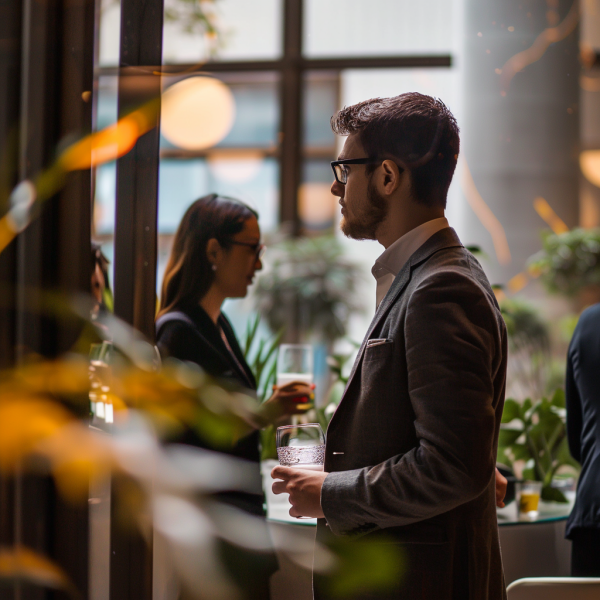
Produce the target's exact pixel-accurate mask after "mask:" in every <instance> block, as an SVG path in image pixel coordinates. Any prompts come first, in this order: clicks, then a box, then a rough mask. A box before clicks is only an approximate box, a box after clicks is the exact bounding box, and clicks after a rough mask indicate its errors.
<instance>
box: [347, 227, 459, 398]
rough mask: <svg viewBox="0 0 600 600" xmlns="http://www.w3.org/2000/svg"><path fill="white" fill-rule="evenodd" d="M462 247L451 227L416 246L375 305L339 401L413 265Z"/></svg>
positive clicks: (407, 278)
mask: <svg viewBox="0 0 600 600" xmlns="http://www.w3.org/2000/svg"><path fill="white" fill-rule="evenodd" d="M455 247H462V243H461V241H460V239H459V238H458V236H457V235H456V232H455V231H454V229H452V228H451V227H448V228H446V229H442V230H440V231H438V232H437V233H435V234H434V235H432V236H431V237H430V238H429V239H428V240H427V241H426V242H425V243H424V244H423V245H422V246H421V247H420V248H418V249H417V250H416V251H415V252H414V253H413V254H412V256H411V257H410V258H409V259H408V261H407V262H406V263H405V265H404V266H403V267H402V269H400V272H399V273H398V275H396V278H395V279H394V282H393V283H392V286H391V287H390V289H389V290H388V293H387V294H386V295H385V296H384V298H383V300H382V301H381V302H380V304H379V306H378V307H377V311H376V312H375V316H374V317H373V320H372V321H371V324H370V325H369V329H368V330H367V333H366V335H365V337H364V339H363V341H362V344H361V346H360V349H359V351H358V354H357V356H356V360H355V361H354V364H353V365H352V370H351V371H350V377H348V383H347V384H346V390H344V395H343V396H342V400H341V401H340V404H341V402H342V401H343V400H344V396H345V395H346V391H347V390H348V389H349V388H350V383H351V382H352V379H353V378H354V375H355V373H356V370H357V369H358V365H359V364H360V362H361V360H362V357H363V354H364V352H365V347H366V345H367V342H368V341H369V339H370V337H371V334H372V333H373V330H374V329H375V328H376V327H377V325H379V323H380V322H381V321H382V320H383V318H384V317H385V316H386V315H387V312H388V310H389V309H390V308H391V307H392V305H393V304H394V303H395V302H396V300H397V299H398V297H399V296H400V295H401V294H402V292H403V291H404V289H405V288H406V285H407V284H408V282H409V281H410V274H411V270H412V268H413V267H415V266H417V265H418V264H420V263H422V262H423V261H424V260H427V259H428V258H429V257H430V256H432V255H433V254H435V253H436V252H438V251H439V250H443V249H444V248H455Z"/></svg>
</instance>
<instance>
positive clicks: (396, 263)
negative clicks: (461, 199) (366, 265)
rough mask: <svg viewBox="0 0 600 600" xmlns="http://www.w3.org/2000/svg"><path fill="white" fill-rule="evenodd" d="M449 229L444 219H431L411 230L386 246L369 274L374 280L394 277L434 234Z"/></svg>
mask: <svg viewBox="0 0 600 600" xmlns="http://www.w3.org/2000/svg"><path fill="white" fill-rule="evenodd" d="M446 227H449V225H448V220H447V219H446V217H440V218H439V219H432V220H431V221H427V222H426V223H422V224H421V225H419V226H418V227H415V228H414V229H411V230H410V231H409V232H408V233H405V234H404V235H403V236H402V237H399V238H398V239H397V240H396V241H395V242H394V243H393V244H391V245H390V246H388V247H387V248H386V249H385V250H384V252H383V253H382V254H381V255H380V256H379V258H378V259H377V260H376V261H375V264H374V265H373V268H372V269H371V273H372V274H373V276H374V277H375V279H379V277H382V276H383V275H386V274H389V273H391V274H392V275H394V276H396V275H398V273H399V272H400V270H401V269H402V267H403V266H404V265H405V264H406V262H407V261H408V259H409V258H410V257H411V255H412V254H413V253H414V252H415V251H416V250H418V249H419V248H420V247H421V246H422V245H423V244H424V243H425V242H426V241H427V240H428V239H429V238H430V237H431V236H432V235H433V234H434V233H437V232H438V231H440V229H445V228H446Z"/></svg>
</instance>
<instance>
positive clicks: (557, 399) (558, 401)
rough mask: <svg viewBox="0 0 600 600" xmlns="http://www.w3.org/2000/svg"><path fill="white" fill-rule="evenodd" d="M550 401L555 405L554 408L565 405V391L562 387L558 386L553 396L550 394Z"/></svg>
mask: <svg viewBox="0 0 600 600" xmlns="http://www.w3.org/2000/svg"><path fill="white" fill-rule="evenodd" d="M550 403H551V404H552V406H556V408H566V407H567V401H566V396H565V392H564V390H563V389H562V388H558V389H557V390H556V391H555V392H554V396H552V400H551V401H550Z"/></svg>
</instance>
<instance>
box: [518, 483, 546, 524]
mask: <svg viewBox="0 0 600 600" xmlns="http://www.w3.org/2000/svg"><path fill="white" fill-rule="evenodd" d="M541 495H542V482H541V481H519V482H517V484H516V500H517V511H518V517H519V519H523V520H527V521H533V520H535V519H537V518H538V515H539V505H540V497H541Z"/></svg>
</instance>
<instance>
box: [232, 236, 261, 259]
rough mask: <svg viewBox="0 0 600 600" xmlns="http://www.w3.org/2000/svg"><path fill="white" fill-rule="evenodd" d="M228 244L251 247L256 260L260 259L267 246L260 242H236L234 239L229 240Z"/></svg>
mask: <svg viewBox="0 0 600 600" xmlns="http://www.w3.org/2000/svg"><path fill="white" fill-rule="evenodd" d="M229 243H230V244H235V245H236V246H248V248H252V250H253V251H254V252H255V253H256V260H260V259H261V258H262V257H263V256H264V254H265V250H266V249H267V247H266V246H265V245H264V244H261V243H260V242H256V244H251V243H250V242H236V241H235V240H230V242H229Z"/></svg>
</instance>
